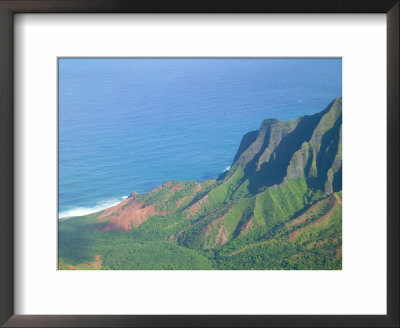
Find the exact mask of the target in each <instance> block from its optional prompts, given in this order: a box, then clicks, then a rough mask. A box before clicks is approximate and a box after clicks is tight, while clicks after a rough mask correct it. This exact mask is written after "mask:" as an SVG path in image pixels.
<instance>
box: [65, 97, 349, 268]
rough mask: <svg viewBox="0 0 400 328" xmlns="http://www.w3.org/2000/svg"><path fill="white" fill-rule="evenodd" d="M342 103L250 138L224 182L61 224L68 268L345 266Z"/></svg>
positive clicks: (274, 124)
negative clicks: (343, 264) (343, 242)
mask: <svg viewBox="0 0 400 328" xmlns="http://www.w3.org/2000/svg"><path fill="white" fill-rule="evenodd" d="M341 127H342V99H341V98H337V99H335V100H334V101H333V102H332V103H331V104H329V105H328V107H327V108H326V109H324V110H323V111H321V112H320V113H317V114H314V115H307V116H302V117H299V118H298V119H297V120H293V121H286V122H283V121H279V120H276V119H267V120H264V121H263V122H262V123H261V126H260V129H259V130H258V131H252V132H249V133H247V134H246V135H244V136H243V138H242V141H241V143H240V145H239V148H238V151H237V154H236V156H235V158H234V161H233V163H232V165H231V168H230V169H229V170H228V171H226V172H224V173H222V174H221V175H220V176H219V177H218V179H216V180H207V181H204V182H202V183H197V182H195V181H186V182H184V181H167V182H166V183H164V184H163V185H161V186H160V187H158V188H156V189H154V190H152V191H151V192H148V193H146V194H141V195H139V194H136V193H132V194H131V195H130V197H129V198H128V199H126V200H125V201H123V202H122V203H120V204H118V205H116V206H114V207H112V208H110V209H106V210H104V211H101V212H99V213H95V214H91V215H88V216H84V217H76V218H71V219H68V220H63V221H60V222H59V268H60V269H241V270H247V269H319V270H324V269H327V270H328V269H336V270H337V269H341V265H342V264H341V263H342V262H341V261H342V259H341V243H342V241H341V240H342V236H341V235H342V223H341V219H342V215H341V204H342V200H341V193H342V192H341V189H342V177H341V174H342V152H341V143H342V142H341V139H342V129H341Z"/></svg>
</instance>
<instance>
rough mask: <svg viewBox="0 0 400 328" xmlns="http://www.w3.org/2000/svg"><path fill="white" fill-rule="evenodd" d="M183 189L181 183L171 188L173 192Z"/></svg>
mask: <svg viewBox="0 0 400 328" xmlns="http://www.w3.org/2000/svg"><path fill="white" fill-rule="evenodd" d="M181 189H182V186H181V185H179V184H177V185H176V186H175V187H173V188H172V189H171V193H174V192H175V191H178V190H181Z"/></svg>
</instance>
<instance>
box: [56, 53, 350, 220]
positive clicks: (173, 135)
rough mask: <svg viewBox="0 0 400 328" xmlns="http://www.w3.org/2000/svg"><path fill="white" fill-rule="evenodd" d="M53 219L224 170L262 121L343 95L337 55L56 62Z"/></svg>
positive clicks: (319, 105)
mask: <svg viewBox="0 0 400 328" xmlns="http://www.w3.org/2000/svg"><path fill="white" fill-rule="evenodd" d="M58 82H59V90H58V92H59V93H58V97H59V106H58V107H59V108H58V119H59V127H58V131H59V139H58V151H59V171H58V172H59V187H58V192H59V197H58V200H59V216H60V217H66V216H73V215H74V216H75V215H84V214H88V213H91V212H95V211H98V210H101V209H104V208H106V207H109V206H112V205H114V204H116V203H118V202H119V201H121V200H122V199H123V198H126V197H127V196H128V195H129V194H130V193H131V192H133V191H136V192H139V193H144V192H147V191H150V190H151V189H153V188H155V187H157V186H158V185H160V184H162V183H164V182H165V181H167V180H170V179H172V180H196V181H203V180H205V179H209V178H215V177H217V176H218V174H220V173H222V172H223V171H224V170H226V169H228V168H229V166H230V165H231V163H232V160H233V158H234V156H235V154H236V151H237V149H238V147H239V143H240V140H241V138H242V136H243V135H244V134H245V133H247V132H249V131H253V130H257V129H258V128H259V126H260V124H261V122H262V120H264V119H266V118H277V119H281V120H290V119H296V118H297V117H298V116H301V115H307V114H313V113H316V112H319V111H321V110H323V109H324V108H326V106H327V105H328V104H329V103H330V102H331V101H332V100H333V99H334V98H336V97H340V96H341V95H342V62H341V59H272V58H270V59H182V58H181V59H179V58H177V59H161V58H159V59H144V58H141V59H140V58H136V59H134V58H129V59H126V58H120V59H111V58H104V59H93V58H87V59H77V58H61V59H59V72H58Z"/></svg>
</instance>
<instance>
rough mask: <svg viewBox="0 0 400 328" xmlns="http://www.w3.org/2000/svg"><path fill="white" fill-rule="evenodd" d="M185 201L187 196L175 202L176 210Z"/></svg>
mask: <svg viewBox="0 0 400 328" xmlns="http://www.w3.org/2000/svg"><path fill="white" fill-rule="evenodd" d="M186 199H188V196H185V197H183V198H181V199H179V200H178V201H177V202H176V209H178V208H179V207H181V206H182V204H183V203H184V202H185V200H186Z"/></svg>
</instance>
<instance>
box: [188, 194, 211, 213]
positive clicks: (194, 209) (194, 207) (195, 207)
mask: <svg viewBox="0 0 400 328" xmlns="http://www.w3.org/2000/svg"><path fill="white" fill-rule="evenodd" d="M207 203H208V195H205V196H204V197H203V198H201V199H200V200H198V201H197V202H196V203H194V204H193V205H192V206H190V207H189V209H188V213H187V215H186V217H187V218H191V217H193V216H195V215H196V214H197V212H198V211H199V210H200V208H201V207H202V206H203V205H205V204H207Z"/></svg>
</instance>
